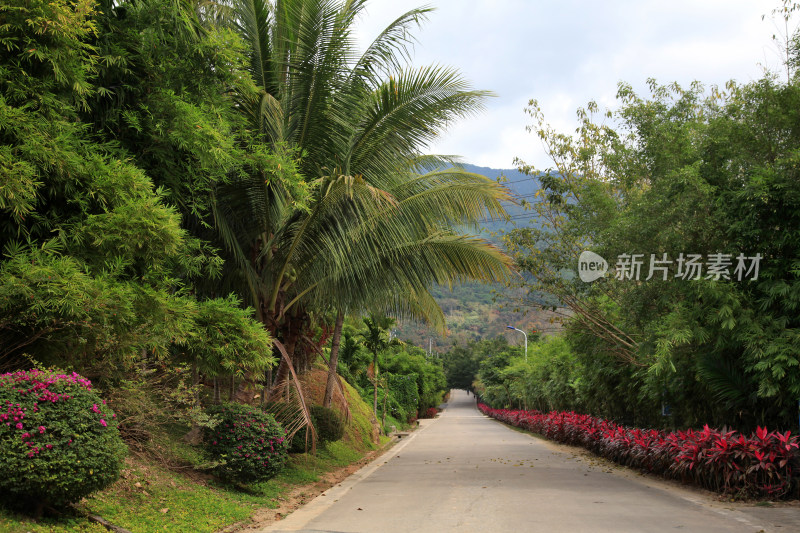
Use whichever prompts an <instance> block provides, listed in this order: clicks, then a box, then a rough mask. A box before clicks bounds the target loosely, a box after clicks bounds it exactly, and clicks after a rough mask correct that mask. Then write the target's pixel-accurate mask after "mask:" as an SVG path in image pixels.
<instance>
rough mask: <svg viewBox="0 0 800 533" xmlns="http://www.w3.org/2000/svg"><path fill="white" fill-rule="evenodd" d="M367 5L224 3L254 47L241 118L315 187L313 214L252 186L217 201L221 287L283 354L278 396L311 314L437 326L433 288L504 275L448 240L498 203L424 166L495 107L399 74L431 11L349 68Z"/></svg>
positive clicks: (239, 186) (502, 263)
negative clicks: (252, 85)
mask: <svg viewBox="0 0 800 533" xmlns="http://www.w3.org/2000/svg"><path fill="white" fill-rule="evenodd" d="M364 5H365V1H364V0H353V1H336V0H277V1H276V2H275V3H274V4H273V3H269V2H267V1H265V0H247V1H244V0H231V1H230V2H228V3H226V4H225V7H227V8H229V12H228V14H227V17H220V18H218V19H217V20H218V21H219V20H222V21H225V20H227V21H228V23H229V24H231V25H232V26H234V27H235V28H236V29H237V30H238V31H239V32H240V34H241V35H242V36H243V37H244V39H245V40H246V41H247V43H248V44H249V45H250V49H251V72H252V75H253V77H254V79H255V80H256V82H257V83H258V84H259V85H260V87H261V93H260V94H259V95H257V97H254V96H252V95H242V97H241V106H240V107H241V109H242V110H243V112H245V113H247V115H248V116H249V117H250V119H251V123H252V124H253V127H254V128H256V129H257V130H258V131H259V132H260V134H261V135H262V136H263V138H264V139H265V140H266V141H267V142H268V143H269V144H270V146H272V148H273V150H274V151H276V152H280V151H285V150H287V149H288V150H292V151H294V153H297V154H301V158H300V161H299V163H298V168H297V170H298V171H299V172H300V174H301V175H303V176H304V177H305V179H306V180H307V183H308V185H309V196H308V199H307V204H306V205H307V206H308V207H307V209H303V208H298V207H297V206H296V205H295V204H294V203H293V198H292V195H291V194H289V191H287V190H284V189H283V188H282V186H281V181H280V180H272V179H269V176H266V177H265V176H264V175H263V173H259V172H254V173H253V175H251V176H243V177H239V178H238V179H237V180H235V181H234V182H233V183H232V184H230V185H228V186H225V187H221V188H220V189H219V190H218V191H217V195H216V201H215V222H216V228H217V231H218V234H219V238H220V241H221V243H223V244H224V246H225V248H226V249H227V250H228V253H229V255H230V257H231V261H230V262H229V263H230V265H231V266H232V268H231V269H230V271H229V279H230V280H231V283H232V284H235V283H239V285H240V287H242V289H241V290H240V292H241V293H243V296H245V297H248V298H249V300H250V303H252V304H253V305H254V307H256V309H257V311H258V314H259V317H260V318H261V319H262V321H263V322H264V324H265V325H266V326H267V328H268V329H269V330H270V331H271V332H272V333H273V334H274V335H275V336H277V337H280V338H281V340H282V345H281V346H280V348H285V350H284V351H285V356H284V357H282V359H281V366H280V367H279V370H278V376H277V378H276V380H275V381H276V383H281V382H283V380H285V378H286V376H288V375H290V374H292V373H293V364H292V362H293V360H294V361H296V360H297V359H296V356H295V352H296V351H297V348H298V346H299V345H302V344H303V343H306V344H307V343H308V340H307V339H306V338H304V333H305V332H304V329H306V328H307V322H308V320H309V312H308V311H309V309H312V308H318V309H319V308H322V309H324V308H330V307H333V308H334V309H335V310H337V318H338V317H341V316H343V313H344V312H347V311H348V310H350V311H353V312H358V311H360V310H361V309H363V308H365V307H382V308H383V309H381V310H384V311H388V312H392V313H393V314H395V315H396V316H407V317H415V318H426V319H428V320H432V321H434V322H439V323H440V324H441V323H442V314H441V310H439V309H438V306H437V305H436V303H435V302H434V301H433V299H432V298H431V296H430V294H429V293H428V288H429V287H430V286H431V285H432V284H434V283H445V284H451V283H456V282H459V281H462V280H465V279H496V278H498V277H504V276H508V275H509V264H510V262H509V260H508V258H507V257H506V256H505V255H503V254H502V253H501V252H500V251H499V250H497V249H495V248H494V247H492V246H491V245H489V244H488V243H486V242H485V241H483V240H481V239H478V238H474V237H469V236H464V235H460V234H458V233H457V232H456V231H455V230H454V228H456V227H459V226H462V225H464V224H467V225H469V224H472V225H474V224H475V222H476V221H477V220H480V219H483V218H485V217H486V216H500V215H502V214H503V213H504V211H503V209H502V206H501V201H503V200H507V199H508V194H507V191H506V190H505V189H504V188H503V187H502V186H500V185H498V184H497V183H495V182H492V181H491V180H488V179H487V178H485V177H483V176H478V175H474V174H469V173H466V172H464V171H463V170H460V169H458V168H447V167H449V166H450V165H451V163H452V162H453V161H452V160H451V159H449V158H441V157H432V156H426V157H423V156H421V155H420V152H421V150H422V149H424V147H425V146H426V145H427V143H429V142H430V141H431V140H432V139H433V138H434V137H435V136H436V135H438V134H439V133H440V132H441V131H442V130H443V129H444V128H445V127H446V126H447V125H449V124H450V123H451V122H452V121H453V120H455V119H457V118H459V117H462V116H465V115H468V114H470V113H473V112H475V111H477V110H479V109H480V108H481V106H482V102H483V100H484V99H485V98H486V97H488V96H489V93H487V92H485V91H475V90H472V89H471V88H470V87H469V85H468V84H467V83H466V82H465V81H464V79H463V78H462V77H461V76H460V75H459V74H458V73H457V72H456V71H455V70H453V69H448V68H444V67H427V68H422V69H410V68H408V67H406V66H405V64H404V59H405V58H406V57H407V44H408V42H409V39H410V37H409V35H410V30H411V28H412V27H413V26H414V25H417V24H419V22H420V21H421V20H422V19H423V18H424V17H425V15H426V13H427V12H428V11H429V10H428V9H416V10H412V11H409V12H408V13H406V14H404V15H402V16H400V17H399V18H398V19H397V20H395V21H394V22H393V23H392V24H390V25H389V27H387V29H386V30H384V31H383V32H382V33H381V35H380V36H378V38H377V39H376V40H375V41H374V42H373V43H372V44H371V45H370V46H369V47H368V48H367V50H366V52H364V53H363V54H358V53H357V48H356V45H355V42H354V40H353V24H354V22H355V20H356V18H357V17H358V15H359V14H360V13H361V12H362V11H363V9H364ZM220 13H221V11H220ZM375 302H382V303H381V305H375ZM340 324H341V320H338V319H337V326H338V327H337V328H336V331H335V332H334V337H335V338H337V335H338V333H337V332H340V330H341V326H340ZM334 363H335V358H334V357H331V367H332V368H333V369H334V370H335V365H334Z"/></svg>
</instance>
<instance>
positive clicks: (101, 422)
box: [100, 418, 108, 427]
mask: <svg viewBox="0 0 800 533" xmlns="http://www.w3.org/2000/svg"><path fill="white" fill-rule="evenodd" d="M100 425H101V426H103V427H106V426H107V425H108V424H106V421H105V420H104V419H102V418H101V419H100Z"/></svg>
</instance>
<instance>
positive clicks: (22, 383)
mask: <svg viewBox="0 0 800 533" xmlns="http://www.w3.org/2000/svg"><path fill="white" fill-rule="evenodd" d="M0 405H2V406H3V407H2V408H0V409H2V411H0V419H2V420H1V422H2V423H0V469H2V471H3V472H4V475H3V476H2V479H0V489H2V490H3V493H4V494H5V495H6V497H7V498H8V499H9V500H10V501H13V502H17V503H22V504H25V505H36V504H41V503H45V504H55V505H65V504H67V503H70V502H75V501H78V500H80V499H81V498H83V497H84V496H87V495H88V494H90V493H92V492H94V491H97V490H100V489H102V488H104V487H106V486H107V485H109V484H111V483H112V482H114V481H115V480H116V479H117V477H118V476H119V469H120V464H121V462H122V459H123V457H124V456H125V454H126V451H127V450H126V448H125V445H124V444H123V443H122V440H121V439H120V436H119V431H118V430H117V421H116V420H115V418H116V415H115V414H114V413H113V412H112V411H111V409H109V408H108V407H107V406H106V405H105V401H104V400H101V399H100V397H99V396H98V395H97V394H96V393H95V392H93V391H92V385H91V383H90V382H89V380H87V379H84V378H82V377H81V376H79V375H78V374H75V373H72V374H69V375H67V374H61V373H58V372H49V371H41V370H37V369H34V370H30V371H27V372H25V371H19V372H15V373H13V374H3V375H0Z"/></svg>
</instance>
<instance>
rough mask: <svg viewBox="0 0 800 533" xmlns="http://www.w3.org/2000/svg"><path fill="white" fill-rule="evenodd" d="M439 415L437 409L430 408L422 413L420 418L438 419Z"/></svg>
mask: <svg viewBox="0 0 800 533" xmlns="http://www.w3.org/2000/svg"><path fill="white" fill-rule="evenodd" d="M438 414H439V410H438V409H437V408H435V407H429V408H428V409H426V410H425V412H424V413H422V414H421V415H420V416H419V417H420V418H436V415H438Z"/></svg>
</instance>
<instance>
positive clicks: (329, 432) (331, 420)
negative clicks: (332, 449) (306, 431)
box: [311, 405, 345, 443]
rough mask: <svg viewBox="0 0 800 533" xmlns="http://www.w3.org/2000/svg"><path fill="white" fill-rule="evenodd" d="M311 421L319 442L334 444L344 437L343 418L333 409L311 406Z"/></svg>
mask: <svg viewBox="0 0 800 533" xmlns="http://www.w3.org/2000/svg"><path fill="white" fill-rule="evenodd" d="M311 419H312V421H313V422H314V428H315V429H316V430H317V438H318V439H319V441H320V442H323V443H327V442H336V441H337V440H340V439H341V438H342V437H344V429H345V421H344V417H343V416H342V415H341V414H339V412H338V411H336V410H335V409H331V408H329V407H323V406H321V405H313V406H311Z"/></svg>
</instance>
